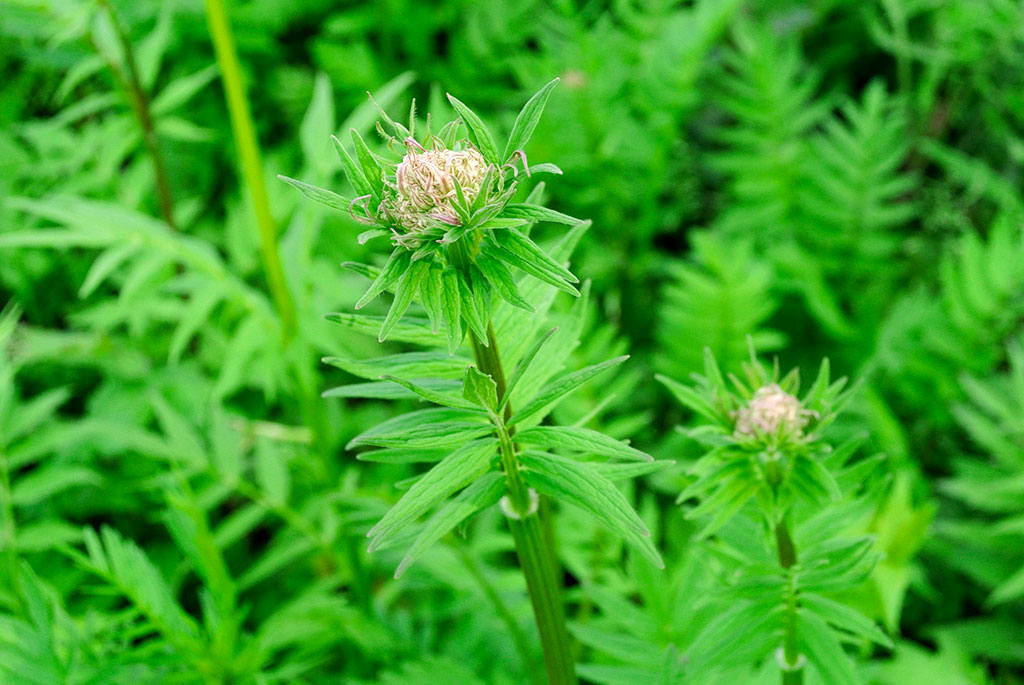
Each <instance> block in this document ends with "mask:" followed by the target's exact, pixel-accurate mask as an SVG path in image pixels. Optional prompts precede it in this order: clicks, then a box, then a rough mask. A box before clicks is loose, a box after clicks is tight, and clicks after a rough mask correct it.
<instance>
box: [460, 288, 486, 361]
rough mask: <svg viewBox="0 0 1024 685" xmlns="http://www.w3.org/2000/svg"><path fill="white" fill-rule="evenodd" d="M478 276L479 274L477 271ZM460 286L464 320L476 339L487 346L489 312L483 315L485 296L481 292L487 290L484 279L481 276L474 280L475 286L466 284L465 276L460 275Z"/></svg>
mask: <svg viewBox="0 0 1024 685" xmlns="http://www.w3.org/2000/svg"><path fill="white" fill-rule="evenodd" d="M476 274H479V271H477V272H476V273H475V274H474V276H476ZM458 284H459V299H460V300H461V309H462V318H463V319H465V320H466V323H467V324H468V325H469V328H470V330H472V331H473V334H474V335H475V336H476V339H477V340H478V341H480V342H481V343H482V344H483V345H487V310H486V309H485V310H484V312H483V314H482V315H481V311H480V309H481V308H480V306H479V305H480V303H481V301H482V299H483V297H484V296H483V295H482V294H481V292H480V291H483V290H485V289H487V288H485V282H484V278H483V276H482V275H481V276H480V277H479V278H476V277H474V278H473V286H475V287H471V286H470V285H469V283H467V282H466V278H465V276H463V274H461V273H460V274H458ZM488 309H489V307H488Z"/></svg>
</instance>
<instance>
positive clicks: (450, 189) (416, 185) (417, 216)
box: [385, 146, 487, 238]
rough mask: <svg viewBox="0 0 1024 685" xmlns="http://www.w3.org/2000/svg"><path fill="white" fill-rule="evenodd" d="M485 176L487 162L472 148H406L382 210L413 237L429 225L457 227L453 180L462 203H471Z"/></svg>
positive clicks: (480, 188) (480, 189) (478, 191)
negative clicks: (435, 223) (384, 209)
mask: <svg viewBox="0 0 1024 685" xmlns="http://www.w3.org/2000/svg"><path fill="white" fill-rule="evenodd" d="M486 176H487V161H486V160H485V159H484V157H483V155H481V154H480V153H479V152H477V151H476V150H475V149H473V148H467V149H465V150H447V149H441V150H422V149H419V150H417V149H415V148H414V147H413V146H410V148H409V151H408V152H407V153H406V155H405V157H404V158H403V159H402V161H401V162H400V163H399V164H398V168H397V169H396V170H395V180H394V184H393V185H391V186H390V187H389V192H388V196H387V198H386V202H385V206H386V211H387V213H388V215H389V216H390V217H391V219H392V220H394V221H395V223H397V224H399V225H400V226H401V227H403V228H405V229H406V230H407V231H409V232H410V233H413V234H414V233H416V232H418V231H421V230H423V229H424V228H426V227H427V226H428V225H430V223H432V222H441V223H445V224H450V225H452V226H458V225H459V223H460V222H459V216H458V214H457V213H456V211H455V209H454V207H453V206H452V203H453V201H454V199H455V197H456V192H455V183H456V181H457V182H458V184H459V186H460V187H461V188H462V192H463V195H464V196H465V198H466V202H472V201H473V200H474V199H476V197H477V195H479V194H480V192H481V191H482V186H483V182H484V178H485V177H486ZM399 237H400V238H401V236H399Z"/></svg>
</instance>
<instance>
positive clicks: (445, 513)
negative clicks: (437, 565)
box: [395, 472, 505, 578]
mask: <svg viewBox="0 0 1024 685" xmlns="http://www.w3.org/2000/svg"><path fill="white" fill-rule="evenodd" d="M504 494H505V476H504V475H503V474H501V473H498V472H493V473H488V474H485V475H484V476H482V477H480V478H479V479H477V480H476V481H475V482H474V483H472V484H471V485H470V486H469V487H467V488H466V489H465V490H463V491H462V492H460V493H459V494H458V495H456V496H455V497H454V498H453V499H452V500H451V501H450V502H448V503H447V504H445V505H444V506H443V507H441V508H440V509H439V510H438V511H437V513H435V514H434V515H433V516H431V517H430V519H429V520H428V521H427V523H426V524H425V525H424V527H423V530H422V531H421V532H420V534H419V536H418V537H417V538H416V541H415V542H414V543H413V544H412V547H411V548H410V549H409V551H408V552H407V553H406V555H405V557H404V558H403V559H402V563H400V564H399V565H398V569H397V570H396V571H395V578H398V577H400V576H401V575H402V574H403V573H405V571H406V569H408V568H409V566H411V565H412V563H413V562H414V561H416V560H417V559H419V557H420V556H421V555H422V554H423V553H424V552H425V551H427V549H429V548H430V546H431V545H433V544H434V543H435V542H437V541H438V540H440V539H441V538H442V537H443V536H444V535H445V534H446V533H448V531H450V530H451V529H452V528H454V527H455V526H457V525H459V524H460V523H462V522H463V521H465V520H466V519H467V518H469V517H470V516H472V515H473V514H475V513H476V512H478V511H480V510H481V509H486V508H487V507H489V506H491V505H493V504H495V503H496V502H497V501H498V500H500V499H501V497H502V495H504Z"/></svg>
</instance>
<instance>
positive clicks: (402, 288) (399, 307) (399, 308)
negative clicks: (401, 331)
mask: <svg viewBox="0 0 1024 685" xmlns="http://www.w3.org/2000/svg"><path fill="white" fill-rule="evenodd" d="M429 270H430V264H428V263H427V262H425V261H422V260H421V261H418V262H413V263H412V265H411V266H410V267H409V268H408V269H406V272H405V275H403V276H402V278H401V280H399V281H398V287H397V288H396V289H395V299H394V301H393V302H392V303H391V308H390V309H388V315H387V316H386V317H384V323H383V324H382V325H381V327H380V336H379V337H378V338H377V340H378V341H379V342H384V341H385V340H386V339H387V337H388V334H389V333H391V331H392V329H394V327H395V325H396V324H397V323H398V320H399V319H401V318H402V315H403V314H405V312H406V311H407V310H408V309H409V305H411V304H412V301H413V298H415V297H416V295H417V294H418V293H419V290H420V283H421V282H423V278H424V277H425V276H426V275H427V272H428V271H429Z"/></svg>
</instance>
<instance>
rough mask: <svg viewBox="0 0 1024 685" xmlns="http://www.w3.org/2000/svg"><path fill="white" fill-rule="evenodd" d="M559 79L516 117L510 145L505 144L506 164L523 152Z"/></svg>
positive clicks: (504, 155)
mask: <svg viewBox="0 0 1024 685" xmlns="http://www.w3.org/2000/svg"><path fill="white" fill-rule="evenodd" d="M558 81H559V79H557V78H556V79H552V80H551V81H549V82H548V83H547V84H546V85H545V86H544V87H543V88H541V89H540V90H539V91H537V93H536V94H534V96H533V97H531V98H530V99H529V100H528V101H527V102H526V104H525V105H523V109H522V110H521V111H520V112H519V116H517V117H516V123H514V124H513V125H512V132H511V133H510V134H509V136H508V143H506V144H505V153H504V154H503V155H502V159H503V160H505V161H506V162H507V161H508V160H509V158H511V156H512V154H513V153H515V151H516V150H522V149H523V148H524V147H526V143H528V142H529V140H530V136H532V135H533V131H534V129H536V128H537V122H539V121H540V117H541V114H543V113H544V106H545V105H547V104H548V98H549V97H550V96H551V91H552V90H553V89H554V87H555V86H556V85H558Z"/></svg>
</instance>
